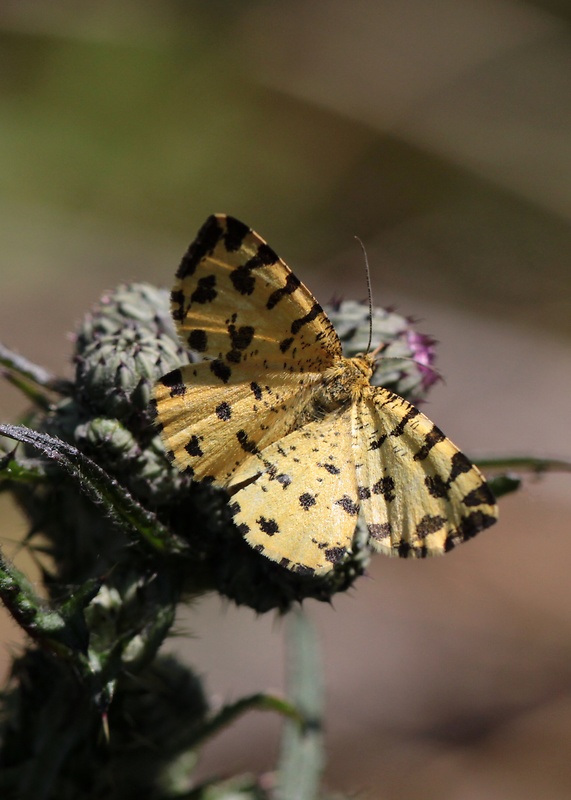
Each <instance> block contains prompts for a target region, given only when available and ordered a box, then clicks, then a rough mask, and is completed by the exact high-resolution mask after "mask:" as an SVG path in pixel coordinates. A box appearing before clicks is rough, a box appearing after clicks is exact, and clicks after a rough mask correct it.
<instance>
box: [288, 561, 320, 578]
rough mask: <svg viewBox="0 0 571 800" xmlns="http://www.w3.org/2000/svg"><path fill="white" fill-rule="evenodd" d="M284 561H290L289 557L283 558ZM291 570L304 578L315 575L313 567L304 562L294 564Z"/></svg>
mask: <svg viewBox="0 0 571 800" xmlns="http://www.w3.org/2000/svg"><path fill="white" fill-rule="evenodd" d="M284 561H287V564H289V563H290V561H289V559H284ZM280 564H281V561H280ZM287 564H286V566H287ZM292 572H295V574H296V575H301V576H302V577H304V578H311V577H313V575H315V570H314V569H313V567H306V566H305V565H304V564H296V565H295V567H294V568H293V570H292Z"/></svg>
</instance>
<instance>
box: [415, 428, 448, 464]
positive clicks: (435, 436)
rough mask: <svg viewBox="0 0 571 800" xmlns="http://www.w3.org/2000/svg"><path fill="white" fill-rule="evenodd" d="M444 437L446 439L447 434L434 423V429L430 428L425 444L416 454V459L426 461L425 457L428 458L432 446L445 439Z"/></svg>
mask: <svg viewBox="0 0 571 800" xmlns="http://www.w3.org/2000/svg"><path fill="white" fill-rule="evenodd" d="M444 439H446V436H445V435H444V434H443V433H442V431H441V430H440V428H437V427H436V425H433V427H432V430H430V431H429V432H428V433H427V434H426V436H425V437H424V444H423V445H422V447H421V448H420V450H419V451H418V453H415V454H414V460H415V461H424V459H425V458H428V456H429V454H430V451H431V450H432V448H433V447H434V446H435V445H437V444H438V443H439V442H442V441H444Z"/></svg>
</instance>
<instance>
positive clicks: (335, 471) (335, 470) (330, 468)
mask: <svg viewBox="0 0 571 800" xmlns="http://www.w3.org/2000/svg"><path fill="white" fill-rule="evenodd" d="M317 466H318V467H322V468H323V469H324V470H325V471H326V472H328V473H329V474H330V475H340V474H341V470H340V469H339V467H336V466H335V464H328V463H325V464H318V465H317Z"/></svg>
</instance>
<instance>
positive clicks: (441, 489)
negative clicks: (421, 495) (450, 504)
mask: <svg viewBox="0 0 571 800" xmlns="http://www.w3.org/2000/svg"><path fill="white" fill-rule="evenodd" d="M424 485H425V486H426V488H427V489H428V494H430V495H431V496H432V497H436V498H438V497H443V498H445V499H446V500H447V499H448V489H449V485H448V481H444V480H442V478H441V476H440V475H427V476H426V478H425V479H424Z"/></svg>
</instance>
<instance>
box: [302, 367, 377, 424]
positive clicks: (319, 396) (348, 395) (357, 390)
mask: <svg viewBox="0 0 571 800" xmlns="http://www.w3.org/2000/svg"><path fill="white" fill-rule="evenodd" d="M372 374H373V359H372V357H371V356H368V355H367V356H356V357H355V358H340V359H339V360H338V361H336V362H335V363H334V364H333V365H332V366H331V367H329V368H328V369H326V370H325V371H324V373H323V382H322V383H321V385H320V386H319V388H318V389H317V391H315V392H314V394H313V396H312V401H313V407H314V411H315V416H322V415H323V414H327V413H330V412H332V411H336V410H343V409H345V408H347V407H348V406H350V405H351V404H352V403H354V402H355V401H356V400H357V399H358V398H359V397H361V396H362V394H363V391H364V390H365V388H366V387H367V386H369V385H370V379H371V375H372Z"/></svg>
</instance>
